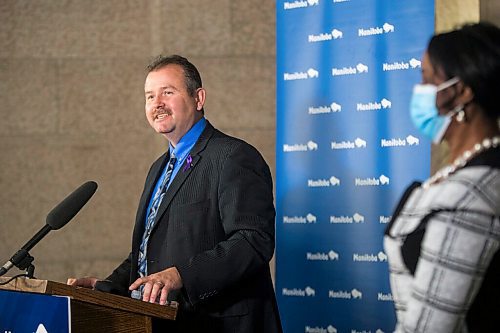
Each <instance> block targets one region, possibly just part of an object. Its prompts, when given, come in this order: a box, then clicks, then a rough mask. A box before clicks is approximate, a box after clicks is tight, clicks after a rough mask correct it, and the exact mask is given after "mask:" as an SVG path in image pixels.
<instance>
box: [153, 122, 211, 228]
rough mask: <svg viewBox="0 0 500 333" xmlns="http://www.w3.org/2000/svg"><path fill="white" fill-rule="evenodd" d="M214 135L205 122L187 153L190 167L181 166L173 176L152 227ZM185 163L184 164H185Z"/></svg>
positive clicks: (208, 124)
mask: <svg viewBox="0 0 500 333" xmlns="http://www.w3.org/2000/svg"><path fill="white" fill-rule="evenodd" d="M213 133H214V127H213V126H212V125H211V124H210V123H209V122H208V121H207V124H206V126H205V129H204V130H203V132H202V133H201V135H200V137H199V138H198V141H197V142H196V144H195V145H194V147H193V149H191V151H190V152H189V154H190V155H191V157H192V158H193V161H192V162H191V167H186V166H185V164H184V165H183V166H181V169H180V170H179V172H177V175H176V176H175V178H174V180H172V183H171V184H170V186H169V187H168V190H167V193H165V197H164V198H163V200H162V202H161V204H160V208H159V209H158V214H157V215H156V221H155V225H154V227H153V230H154V228H155V227H156V225H157V224H158V223H157V222H158V219H160V218H161V216H163V214H164V213H165V211H166V209H167V207H168V206H169V205H170V203H171V202H172V199H173V198H174V197H175V194H176V193H177V192H178V191H179V189H180V188H181V187H182V185H183V184H184V182H185V181H186V179H187V178H188V177H189V175H190V174H191V172H192V171H193V170H194V168H196V165H197V164H198V162H199V161H200V159H201V156H200V153H201V152H202V151H203V150H204V149H205V147H206V146H207V143H208V141H209V140H210V137H211V136H212V135H213ZM185 163H186V162H185Z"/></svg>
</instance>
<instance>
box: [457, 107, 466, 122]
mask: <svg viewBox="0 0 500 333" xmlns="http://www.w3.org/2000/svg"><path fill="white" fill-rule="evenodd" d="M456 119H457V121H458V122H459V123H463V122H464V121H465V111H464V110H463V109H462V110H460V111H458V113H457V118H456Z"/></svg>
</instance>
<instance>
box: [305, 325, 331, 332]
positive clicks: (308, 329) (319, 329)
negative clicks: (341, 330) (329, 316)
mask: <svg viewBox="0 0 500 333" xmlns="http://www.w3.org/2000/svg"><path fill="white" fill-rule="evenodd" d="M304 332H305V333H337V329H336V328H335V327H333V326H332V325H328V327H326V328H323V327H320V326H314V327H311V326H306V327H305V328H304Z"/></svg>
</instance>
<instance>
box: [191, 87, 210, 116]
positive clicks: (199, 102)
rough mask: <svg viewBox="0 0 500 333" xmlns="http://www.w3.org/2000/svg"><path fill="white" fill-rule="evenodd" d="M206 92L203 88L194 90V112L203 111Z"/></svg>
mask: <svg viewBox="0 0 500 333" xmlns="http://www.w3.org/2000/svg"><path fill="white" fill-rule="evenodd" d="M206 94H207V92H206V91H205V89H203V88H198V89H196V92H195V97H194V98H195V100H196V110H197V111H201V110H203V105H205V97H206Z"/></svg>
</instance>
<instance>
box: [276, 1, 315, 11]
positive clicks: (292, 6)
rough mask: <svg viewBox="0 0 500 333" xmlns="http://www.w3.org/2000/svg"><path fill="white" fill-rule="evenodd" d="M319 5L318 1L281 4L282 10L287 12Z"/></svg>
mask: <svg viewBox="0 0 500 333" xmlns="http://www.w3.org/2000/svg"><path fill="white" fill-rule="evenodd" d="M317 5H319V0H307V1H303V0H302V1H293V2H291V1H285V2H284V3H283V9H285V10H288V9H296V8H305V7H310V6H317Z"/></svg>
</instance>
